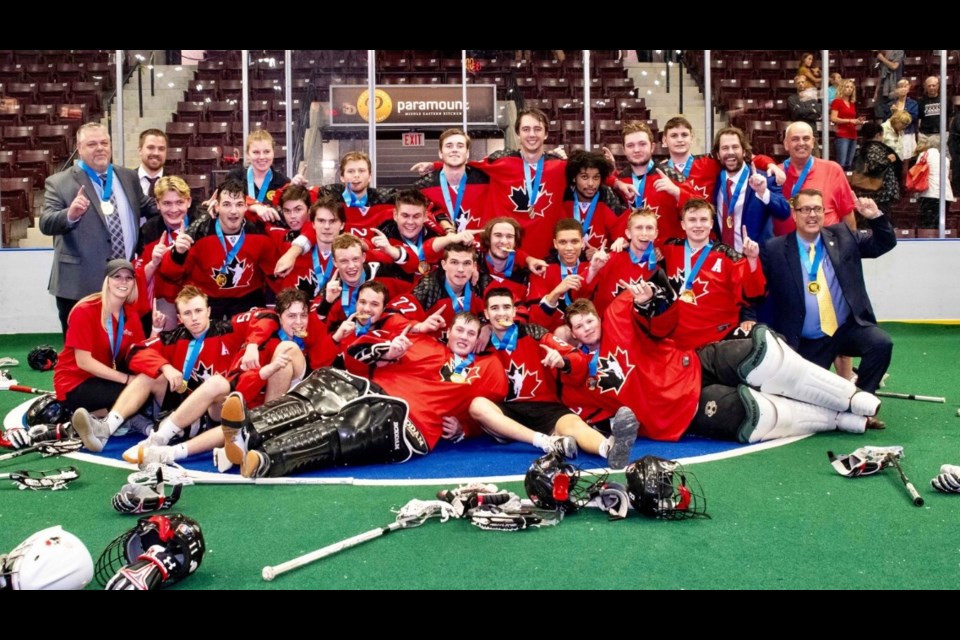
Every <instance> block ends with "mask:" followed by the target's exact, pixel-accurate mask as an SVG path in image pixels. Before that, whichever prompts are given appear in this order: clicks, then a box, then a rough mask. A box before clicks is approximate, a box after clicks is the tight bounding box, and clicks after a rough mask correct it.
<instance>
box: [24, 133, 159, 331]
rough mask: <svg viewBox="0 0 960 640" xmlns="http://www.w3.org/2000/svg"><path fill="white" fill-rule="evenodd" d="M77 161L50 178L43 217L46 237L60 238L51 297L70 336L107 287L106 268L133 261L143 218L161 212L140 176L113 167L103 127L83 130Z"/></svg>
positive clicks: (79, 140)
mask: <svg viewBox="0 0 960 640" xmlns="http://www.w3.org/2000/svg"><path fill="white" fill-rule="evenodd" d="M77 155H79V156H80V161H79V162H78V163H77V164H76V165H75V166H73V167H71V168H69V169H66V170H64V171H61V172H60V173H57V174H54V175H52V176H50V177H49V178H47V182H46V191H45V192H44V195H43V213H42V214H41V216H40V231H42V232H43V233H45V234H47V235H49V236H53V237H54V241H53V247H54V252H53V269H52V270H51V272H50V284H49V286H48V291H50V293H51V294H53V295H54V296H55V297H56V299H57V310H58V312H59V314H60V325H61V326H62V327H63V333H64V335H66V333H67V317H68V316H69V314H70V310H71V309H73V305H74V304H76V302H77V301H78V300H80V299H81V298H83V297H84V296H86V295H88V294H91V293H94V292H96V291H100V289H101V287H102V286H103V268H104V265H105V264H106V263H107V262H108V261H110V260H112V259H114V258H123V259H125V260H130V259H131V258H132V257H133V252H134V249H135V247H136V246H137V234H138V233H139V229H140V217H141V216H144V217H147V216H150V215H152V214H153V213H155V207H156V205H155V204H153V203H152V202H151V201H150V199H149V198H147V197H146V196H145V195H144V194H143V191H142V190H141V188H140V184H139V179H138V177H137V172H136V171H131V170H130V169H125V168H123V167H119V166H114V165H112V164H111V163H110V158H111V155H112V150H111V146H110V134H109V133H107V129H106V127H104V126H103V125H101V124H99V123H94V122H91V123H87V124H85V125H83V126H81V127H80V129H79V130H78V131H77Z"/></svg>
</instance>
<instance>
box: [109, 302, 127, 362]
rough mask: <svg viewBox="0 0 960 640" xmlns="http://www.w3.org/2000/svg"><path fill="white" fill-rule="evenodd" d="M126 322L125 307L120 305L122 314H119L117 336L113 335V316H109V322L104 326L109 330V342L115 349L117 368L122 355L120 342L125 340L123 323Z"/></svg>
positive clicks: (114, 356) (114, 355) (114, 358)
mask: <svg viewBox="0 0 960 640" xmlns="http://www.w3.org/2000/svg"><path fill="white" fill-rule="evenodd" d="M125 322H126V317H125V314H124V313H123V307H120V314H119V315H118V316H117V337H116V338H114V337H113V317H112V316H107V324H106V326H105V327H104V328H105V329H106V330H107V342H108V344H109V345H110V348H111V349H112V350H113V368H114V369H116V368H117V358H119V357H120V343H122V342H123V325H124V323H125Z"/></svg>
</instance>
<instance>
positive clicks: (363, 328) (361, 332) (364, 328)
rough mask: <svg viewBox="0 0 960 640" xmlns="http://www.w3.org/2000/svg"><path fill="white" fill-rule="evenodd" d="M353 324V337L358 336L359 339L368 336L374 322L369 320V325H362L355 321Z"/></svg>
mask: <svg viewBox="0 0 960 640" xmlns="http://www.w3.org/2000/svg"><path fill="white" fill-rule="evenodd" d="M353 324H354V329H353V335H355V336H357V337H358V338H359V337H360V336H365V335H367V333H368V332H369V331H370V329H372V328H373V320H367V324H361V323H359V322H357V321H356V320H354V321H353Z"/></svg>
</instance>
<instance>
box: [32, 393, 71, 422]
mask: <svg viewBox="0 0 960 640" xmlns="http://www.w3.org/2000/svg"><path fill="white" fill-rule="evenodd" d="M68 420H70V416H69V415H68V414H67V412H66V411H64V409H63V405H62V404H60V401H59V400H57V396H55V395H53V394H52V393H48V394H46V395H44V396H41V397H39V398H37V399H36V400H34V401H33V404H31V405H30V407H29V408H28V409H27V412H26V413H25V414H23V426H25V427H35V426H37V425H40V424H60V423H61V422H67V421H68Z"/></svg>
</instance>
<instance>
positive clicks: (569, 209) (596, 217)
mask: <svg viewBox="0 0 960 640" xmlns="http://www.w3.org/2000/svg"><path fill="white" fill-rule="evenodd" d="M574 194H575V190H574V189H573V188H572V187H568V188H567V190H566V193H565V194H564V196H563V212H564V216H563V217H565V218H575V219H576V220H577V221H578V222H580V225H581V226H582V227H583V241H584V243H585V244H584V249H586V248H587V247H592V248H594V249H599V248H600V245H601V244H603V243H604V242H606V243H607V247H609V246H610V245H611V244H612V243H613V241H614V240H616V239H617V238H620V237H626V231H627V217H628V216H625V215H623V214H624V213H626V212H627V211H628V210H629V207H627V205H625V204H624V202H623V200H621V199H620V196H618V195H617V194H616V193H615V192H614V190H613V189H611V188H610V187H608V186H606V185H600V190H599V192H598V194H597V196H598V197H597V202H596V204H595V205H594V204H592V200H591V199H587V200H585V199H584V198H583V197H582V196H580V194H576V198H574ZM575 209H576V210H575ZM525 242H526V241H525Z"/></svg>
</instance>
